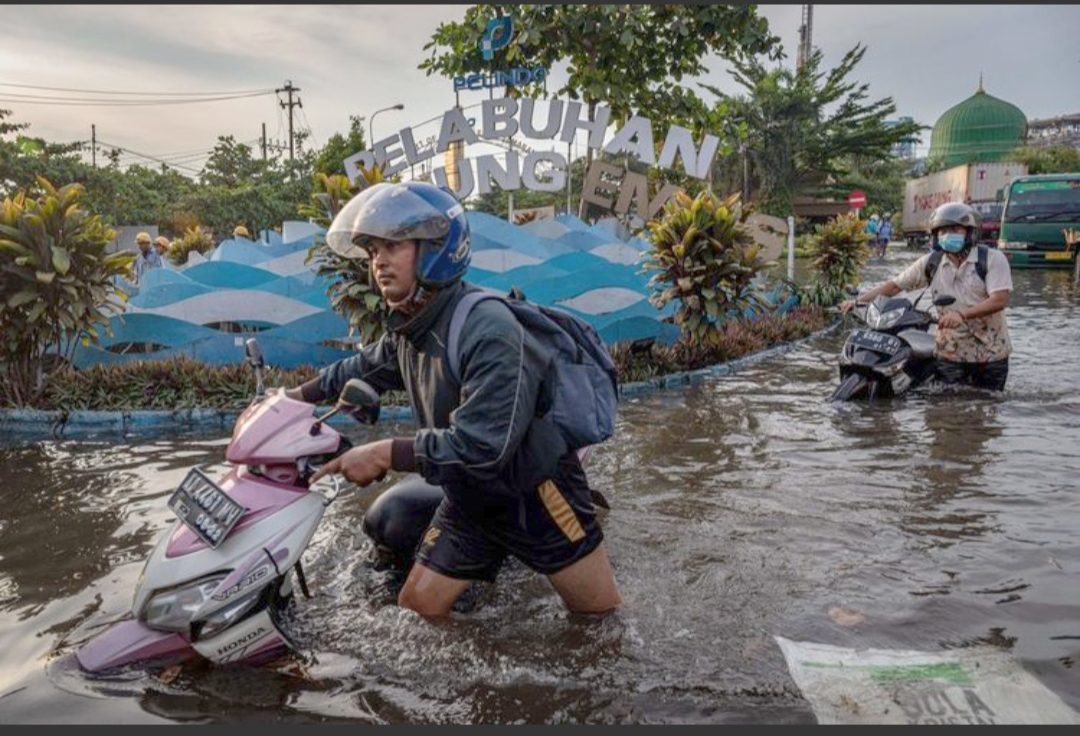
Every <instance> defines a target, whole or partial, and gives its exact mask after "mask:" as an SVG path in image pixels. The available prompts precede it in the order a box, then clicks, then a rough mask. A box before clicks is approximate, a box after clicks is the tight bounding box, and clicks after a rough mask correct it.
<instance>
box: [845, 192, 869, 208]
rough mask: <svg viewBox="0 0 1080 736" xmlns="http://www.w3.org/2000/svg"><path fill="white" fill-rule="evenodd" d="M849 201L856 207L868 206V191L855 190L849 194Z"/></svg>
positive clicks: (849, 203)
mask: <svg viewBox="0 0 1080 736" xmlns="http://www.w3.org/2000/svg"><path fill="white" fill-rule="evenodd" d="M847 203H848V205H850V206H852V207H854V208H855V209H862V208H863V207H865V206H866V192H860V191H858V190H855V191H854V192H852V193H851V194H849V195H848V196H847Z"/></svg>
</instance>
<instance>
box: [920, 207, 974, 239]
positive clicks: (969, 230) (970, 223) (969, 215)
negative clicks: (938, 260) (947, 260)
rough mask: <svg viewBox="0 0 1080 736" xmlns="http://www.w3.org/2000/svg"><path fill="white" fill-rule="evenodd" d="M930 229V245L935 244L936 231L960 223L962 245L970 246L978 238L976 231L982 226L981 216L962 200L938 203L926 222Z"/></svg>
mask: <svg viewBox="0 0 1080 736" xmlns="http://www.w3.org/2000/svg"><path fill="white" fill-rule="evenodd" d="M926 225H927V227H928V228H929V229H930V239H931V241H932V245H934V246H937V231H938V230H940V229H941V228H943V227H949V226H950V225H961V226H963V228H964V233H965V235H964V246H965V247H968V248H970V247H971V246H973V245H975V242H976V241H977V240H978V232H979V229H980V228H981V227H982V218H981V217H980V216H979V213H978V211H976V210H975V208H974V207H972V206H971V205H967V204H964V203H963V202H946V203H945V204H943V205H940V206H939V207H938V208H937V209H936V210H934V211H933V213H931V215H930V220H929V221H928V222H927V224H926Z"/></svg>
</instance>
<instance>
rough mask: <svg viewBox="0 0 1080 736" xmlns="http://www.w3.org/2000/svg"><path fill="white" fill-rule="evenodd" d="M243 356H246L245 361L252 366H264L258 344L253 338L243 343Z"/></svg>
mask: <svg viewBox="0 0 1080 736" xmlns="http://www.w3.org/2000/svg"><path fill="white" fill-rule="evenodd" d="M244 354H245V355H247V359H248V361H249V362H250V363H251V364H252V365H254V366H258V367H259V368H261V367H263V365H265V362H264V361H263V354H262V348H260V347H259V342H258V340H256V339H255V338H254V337H249V338H248V340H247V342H245V343H244Z"/></svg>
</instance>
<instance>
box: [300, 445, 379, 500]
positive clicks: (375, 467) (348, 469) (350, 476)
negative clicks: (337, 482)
mask: <svg viewBox="0 0 1080 736" xmlns="http://www.w3.org/2000/svg"><path fill="white" fill-rule="evenodd" d="M392 445H393V440H389V439H386V440H378V441H376V442H369V443H367V444H366V445H360V446H359V447H354V448H352V449H351V450H348V451H347V452H345V453H344V454H343V455H339V456H338V457H335V458H334V459H333V460H331V461H330V462H328V463H326V464H325V465H323V466H322V467H321V468H319V470H318V472H316V473H315V475H313V476H311V481H310V482H311V483H314V482H315V481H317V480H318V479H319V478H322V477H323V476H324V475H330V474H331V473H340V474H341V475H344V476H345V478H346V479H347V480H350V481H352V482H353V483H355V484H356V485H358V486H360V487H361V488H363V487H364V486H367V485H370V484H371V483H374V482H375V481H377V480H382V478H383V477H384V476H385V475H386V473H387V471H389V470H390V449H391V446H392Z"/></svg>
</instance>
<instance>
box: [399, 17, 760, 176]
mask: <svg viewBox="0 0 1080 736" xmlns="http://www.w3.org/2000/svg"><path fill="white" fill-rule="evenodd" d="M503 15H508V16H510V18H511V19H512V20H513V27H514V31H513V37H512V38H511V39H510V42H509V44H508V45H507V46H506V47H505V49H504V50H502V51H499V52H498V53H496V54H495V55H494V58H493V59H491V60H490V61H485V60H484V59H483V57H482V55H481V54H480V52H479V44H480V39H481V37H482V36H483V34H484V32H485V30H486V28H487V24H488V21H489V20H491V19H492V18H494V17H496V16H503ZM778 44H779V38H778V37H776V36H773V35H772V34H771V33H770V32H769V24H768V21H766V20H765V19H764V18H762V17H761V16H759V15H758V13H757V6H755V5H472V6H469V8H468V9H467V10H466V11H465V17H464V18H463V19H462V21H461V22H456V23H442V24H440V25H439V27H438V28H437V29H436V31H435V33H434V34H433V36H432V38H431V40H430V41H429V42H428V43H427V44H425V45H424V50H425V51H427V50H430V52H431V55H430V57H429V58H427V59H425V60H424V61H423V62H422V63H421V64H420V67H419V68H420V69H423V70H425V71H426V72H427V74H428V75H431V74H434V73H438V74H442V75H443V76H446V77H449V78H453V77H455V76H459V75H464V74H469V73H473V72H486V73H490V72H493V71H496V70H498V69H503V68H506V67H514V66H527V67H535V66H538V65H539V66H543V67H545V68H546V69H549V70H550V69H552V68H554V67H555V66H556V65H559V64H565V65H566V71H567V80H566V82H565V84H563V85H562V86H561V87H560V88H558V89H557V90H553V91H552V90H549V89H548V86H547V83H546V80H544V82H542V83H540V84H532V85H529V86H526V87H520V88H519V87H511V88H509V89H507V94H508V95H529V96H541V97H548V96H549V94H550V95H553V96H555V97H560V96H563V95H565V96H568V97H570V99H573V100H581V101H583V103H584V104H585V107H586V108H587V110H588V119H589V120H590V121H592V120H595V119H596V110H597V107H599V106H600V105H604V106H605V107H607V108H608V109H610V110H611V118H610V120H611V123H612V124H614V125H621V124H623V123H625V122H626V121H627V120H629V118H630V117H631V116H632V115H635V114H637V115H643V116H645V117H648V118H649V119H650V120H652V121H653V123H655V124H663V123H665V122H671V121H673V120H679V121H685V120H698V119H699V118H700V114H701V112H702V111H703V109H704V106H703V103H702V102H701V100H700V98H698V97H697V95H695V94H694V92H693V91H692V90H691V89H689V88H687V87H684V86H683V80H684V79H689V78H693V77H696V76H699V75H702V74H704V73H706V72H707V71H708V68H707V67H706V66H705V58H706V57H707V56H709V55H715V56H718V57H720V58H722V59H729V60H734V59H739V58H743V57H745V56H748V55H754V54H766V53H767V54H769V55H770V58H777V57H778V56H779V55H780V51H779V45H778ZM591 162H592V149H588V151H587V152H586V167H587V166H588V164H589V163H591Z"/></svg>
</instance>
